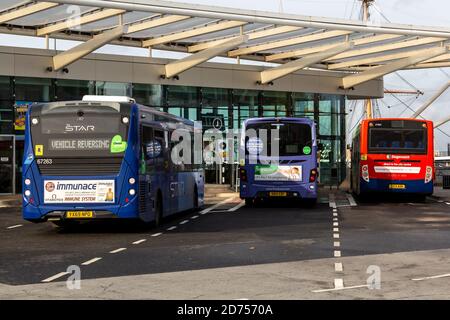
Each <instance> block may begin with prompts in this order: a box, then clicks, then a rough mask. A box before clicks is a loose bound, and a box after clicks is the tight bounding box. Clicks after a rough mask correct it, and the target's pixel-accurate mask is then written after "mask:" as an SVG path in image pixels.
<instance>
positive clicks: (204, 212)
mask: <svg viewBox="0 0 450 320" xmlns="http://www.w3.org/2000/svg"><path fill="white" fill-rule="evenodd" d="M233 199H235V197H231V198H227V199H225V200H223V201H221V202H218V203H216V204H215V205H213V206H211V207H209V208H206V209H203V210H202V211H200V214H202V215H203V214H207V213H208V212H210V211H211V210H214V209H215V208H218V207H220V206H221V205H223V204H225V203H227V202H230V201H231V200H233Z"/></svg>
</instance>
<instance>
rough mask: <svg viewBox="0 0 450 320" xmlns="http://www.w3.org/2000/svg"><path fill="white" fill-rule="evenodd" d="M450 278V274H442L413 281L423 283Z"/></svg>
mask: <svg viewBox="0 0 450 320" xmlns="http://www.w3.org/2000/svg"><path fill="white" fill-rule="evenodd" d="M448 277H450V273H446V274H440V275H437V276H430V277H423V278H415V279H411V280H412V281H423V280H431V279H439V278H448Z"/></svg>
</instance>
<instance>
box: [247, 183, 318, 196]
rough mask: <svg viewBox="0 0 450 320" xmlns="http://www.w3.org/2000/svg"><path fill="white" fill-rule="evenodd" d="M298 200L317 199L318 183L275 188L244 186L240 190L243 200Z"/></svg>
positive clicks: (271, 186)
mask: <svg viewBox="0 0 450 320" xmlns="http://www.w3.org/2000/svg"><path fill="white" fill-rule="evenodd" d="M280 192H281V197H286V198H296V199H317V183H305V184H301V185H289V186H273V185H255V184H253V185H252V186H251V187H249V186H248V185H247V184H242V185H241V188H240V197H241V199H246V198H250V199H254V198H280Z"/></svg>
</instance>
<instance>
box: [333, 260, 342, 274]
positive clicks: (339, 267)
mask: <svg viewBox="0 0 450 320" xmlns="http://www.w3.org/2000/svg"><path fill="white" fill-rule="evenodd" d="M334 271H336V272H342V271H344V267H343V265H342V263H341V262H336V263H335V264H334Z"/></svg>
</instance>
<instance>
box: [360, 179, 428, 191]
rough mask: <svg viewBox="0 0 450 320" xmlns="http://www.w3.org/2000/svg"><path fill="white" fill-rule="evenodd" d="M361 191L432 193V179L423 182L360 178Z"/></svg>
mask: <svg viewBox="0 0 450 320" xmlns="http://www.w3.org/2000/svg"><path fill="white" fill-rule="evenodd" d="M360 190H361V193H367V192H389V193H404V194H409V193H411V194H422V195H431V194H433V181H430V182H428V183H424V181H423V180H422V179H421V180H384V179H370V181H369V182H366V181H364V180H363V179H361V183H360Z"/></svg>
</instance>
